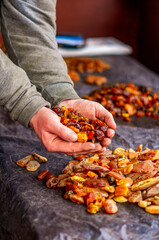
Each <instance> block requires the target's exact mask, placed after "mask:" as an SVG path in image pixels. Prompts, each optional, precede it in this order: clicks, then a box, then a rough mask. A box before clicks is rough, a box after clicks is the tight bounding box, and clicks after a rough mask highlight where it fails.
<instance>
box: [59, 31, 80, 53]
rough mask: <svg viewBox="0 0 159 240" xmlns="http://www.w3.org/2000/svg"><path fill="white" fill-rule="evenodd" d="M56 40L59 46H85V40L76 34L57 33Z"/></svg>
mask: <svg viewBox="0 0 159 240" xmlns="http://www.w3.org/2000/svg"><path fill="white" fill-rule="evenodd" d="M56 41H57V43H58V46H59V47H61V48H73V49H74V48H82V47H84V46H85V40H84V38H83V37H82V36H78V35H62V34H61V35H57V36H56Z"/></svg>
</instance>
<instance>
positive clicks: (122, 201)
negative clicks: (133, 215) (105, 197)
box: [113, 196, 128, 203]
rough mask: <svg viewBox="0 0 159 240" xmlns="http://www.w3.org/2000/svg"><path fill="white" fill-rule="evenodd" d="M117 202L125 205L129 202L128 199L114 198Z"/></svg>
mask: <svg viewBox="0 0 159 240" xmlns="http://www.w3.org/2000/svg"><path fill="white" fill-rule="evenodd" d="M113 199H114V201H115V202H118V203H125V202H128V199H127V198H126V197H123V196H120V197H114V198H113Z"/></svg>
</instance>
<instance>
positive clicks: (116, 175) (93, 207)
mask: <svg viewBox="0 0 159 240" xmlns="http://www.w3.org/2000/svg"><path fill="white" fill-rule="evenodd" d="M42 179H44V182H45V184H46V186H47V187H48V188H56V187H65V191H66V192H65V194H64V198H65V199H69V200H71V201H72V202H75V203H78V204H85V205H86V206H87V211H88V212H89V213H92V214H95V213H97V212H99V211H100V210H102V209H103V210H104V211H105V212H106V213H108V214H113V213H116V212H117V211H118V206H117V203H125V202H129V203H133V204H137V205H138V206H139V207H141V208H144V209H145V211H146V212H148V213H150V214H159V150H151V149H148V148H147V149H145V150H142V145H139V146H138V148H137V149H136V151H134V150H133V149H131V148H130V149H128V150H126V149H123V148H116V149H115V150H114V152H113V153H112V152H111V151H110V150H108V149H107V151H106V152H105V153H104V154H94V155H92V156H87V155H81V156H78V157H76V159H75V160H74V161H69V162H68V164H67V165H66V167H65V168H64V169H63V170H62V174H60V175H58V176H55V175H54V174H52V173H50V172H49V171H48V170H44V171H43V172H41V173H40V174H39V175H38V180H42Z"/></svg>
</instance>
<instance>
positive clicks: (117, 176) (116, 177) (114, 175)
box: [108, 171, 125, 180]
mask: <svg viewBox="0 0 159 240" xmlns="http://www.w3.org/2000/svg"><path fill="white" fill-rule="evenodd" d="M108 175H109V176H111V177H114V178H115V179H118V180H121V179H124V178H125V177H124V176H123V175H121V174H119V173H116V172H113V171H110V172H108Z"/></svg>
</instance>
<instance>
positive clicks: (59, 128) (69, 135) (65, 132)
mask: <svg viewBox="0 0 159 240" xmlns="http://www.w3.org/2000/svg"><path fill="white" fill-rule="evenodd" d="M53 133H54V134H56V135H57V136H58V137H60V138H62V139H63V140H65V141H67V142H75V141H77V134H76V133H75V132H74V131H73V130H71V129H70V128H68V127H66V126H64V125H63V124H62V123H60V122H56V125H55V126H54V129H53Z"/></svg>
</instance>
